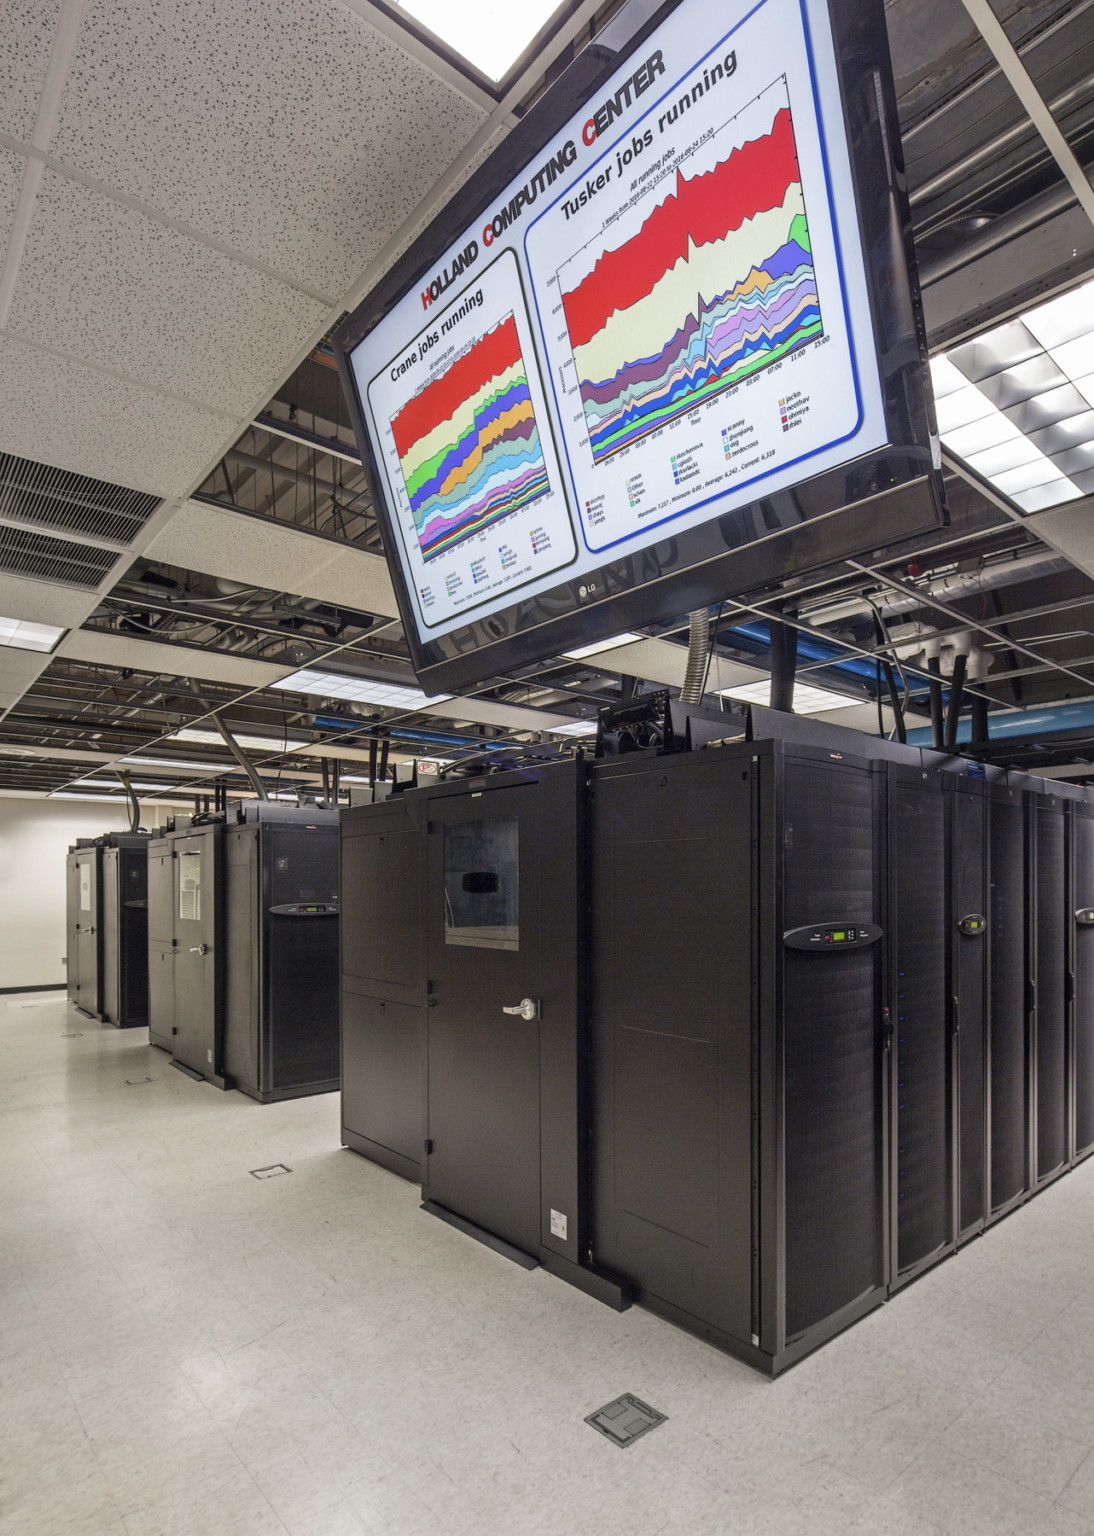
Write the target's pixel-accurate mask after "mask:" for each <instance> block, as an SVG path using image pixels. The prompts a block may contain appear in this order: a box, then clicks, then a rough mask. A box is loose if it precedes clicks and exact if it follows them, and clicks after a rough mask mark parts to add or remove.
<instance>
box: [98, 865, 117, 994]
mask: <svg viewBox="0 0 1094 1536" xmlns="http://www.w3.org/2000/svg"><path fill="white" fill-rule="evenodd" d="M118 859H119V853H118V849H117V848H104V849H103V856H102V893H101V897H100V901H99V912H100V921H101V924H102V931H103V942H102V957H103V959H102V966H103V979H102V997H103V1018H104V1020H105V1021H106V1022H107V1023H108V1024H120V1023H121V1010H122V999H121V989H122V972H121V947H122V935H121V897H120V892H119V878H118V877H119V868H118Z"/></svg>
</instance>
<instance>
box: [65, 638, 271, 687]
mask: <svg viewBox="0 0 1094 1536" xmlns="http://www.w3.org/2000/svg"><path fill="white" fill-rule="evenodd" d="M56 654H57V655H58V656H67V657H69V658H70V659H71V660H73V661H89V662H94V663H95V664H96V665H99V666H104V667H132V668H133V669H134V670H135V671H137V672H150V673H153V674H155V673H160V672H165V673H167V674H169V675H170V676H171V677H198V678H203V679H205V680H206V681H207V682H211V683H235V684H238V686H239V687H240V688H263V687H268V686H269V685H270V683H272V682H276V681H277V679H278V678H281V677H284V676H285V673H286V672H287V671H288V670H289V668H287V667H275V666H272V665H270V663H269V662H265V661H250V660H248V658H247V657H246V656H229V655H226V654H225V653H224V652H223V651H208V650H204V651H199V650H196V649H195V650H191V649H188V648H187V647H186V646H181V645H164V644H163V643H162V642H161V641H158V640H137V639H134V638H133V637H132V636H131V635H115V634H111V633H109V632H108V631H106V630H90V629H78V630H75V631H74V632H73V633H72V634H71V635H69V636H68V637H67V639H65V640H62V641H61V643H60V645H59V646H58V647H57V652H56Z"/></svg>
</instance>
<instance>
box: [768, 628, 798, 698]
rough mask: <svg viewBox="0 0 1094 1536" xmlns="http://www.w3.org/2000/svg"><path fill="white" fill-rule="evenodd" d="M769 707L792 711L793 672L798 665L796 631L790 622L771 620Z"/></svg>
mask: <svg viewBox="0 0 1094 1536" xmlns="http://www.w3.org/2000/svg"><path fill="white" fill-rule="evenodd" d="M770 631H771V708H772V709H778V710H781V711H782V713H783V714H784V715H792V714H793V713H794V674H795V672H796V671H797V666H798V631H797V630H796V629H795V628H794V626H793V625H792V624H779V623H777V622H774V621H773V622H772V623H771V625H770Z"/></svg>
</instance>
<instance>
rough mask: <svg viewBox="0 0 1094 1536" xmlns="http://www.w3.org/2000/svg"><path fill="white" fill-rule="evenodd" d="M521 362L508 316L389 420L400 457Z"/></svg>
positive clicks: (517, 337)
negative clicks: (500, 375) (464, 403)
mask: <svg viewBox="0 0 1094 1536" xmlns="http://www.w3.org/2000/svg"><path fill="white" fill-rule="evenodd" d="M520 360H521V353H520V338H519V336H518V335H517V322H516V321H515V320H514V319H513V316H512V315H510V316H509V318H508V319H507V320H503V321H502V323H501V324H500V325H498V326H495V327H494V329H493V330H492V331H488V332H487V334H486V335H485V336H484V337H483V338H482V340H481V341H477V342H476V343H475V345H474V346H473V347H472V348H471V350H470V351H469V352H465V353H464V354H463V356H462V357H461V358H458V359H457V360H456V362H454V363H453V364H452V367H451V368H449V369H448V370H447V372H445V373H442V374H441V375H440V377H439V378H436V379H434V380H433V382H432V383H431V384H427V385H426V387H425V388H424V389H423V390H420V391H419V393H418V394H416V395H415V396H414V397H413V399H411V400H408V401H407V403H406V404H405V405H404V406H403V408H402V410H401V411H400V412H399V413H398V415H397V416H395V417H393V418H392V422H391V430H392V432H393V434H394V436H395V446H396V448H397V449H398V450H399V457H400V458H404V457H405V456H406V454H407V453H408V451H409V450H410V449H411V448H413V446H414V444H415V443H416V442H417V441H418V439H419V438H420V437H424V436H425V435H426V433H427V432H432V430H433V428H434V427H437V426H440V424H441V422H442V421H448V419H449V417H451V416H452V415H453V414H454V413H455V412H456V410H458V408H459V407H460V406H461V405H462V404H463V402H464V401H465V400H470V399H471V398H472V396H474V395H477V394H478V393H479V392H480V391H481V390H482V389H483V388H484V386H485V385H487V384H489V382H490V380H491V379H496V378H497V377H498V375H499V374H501V373H504V372H505V370H506V369H507V368H511V367H512V366H513V364H514V363H519V362H520Z"/></svg>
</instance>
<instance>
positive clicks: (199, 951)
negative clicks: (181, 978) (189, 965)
mask: <svg viewBox="0 0 1094 1536" xmlns="http://www.w3.org/2000/svg"><path fill="white" fill-rule="evenodd" d="M190 953H191V954H192V955H207V954H208V953H209V946H208V944H192V945H191V946H190Z"/></svg>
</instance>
